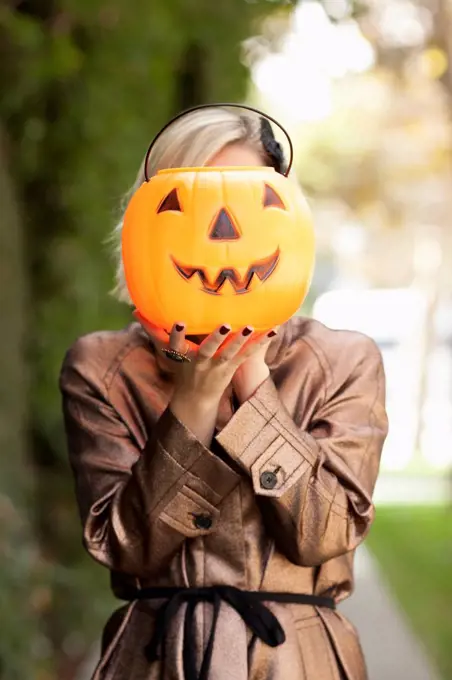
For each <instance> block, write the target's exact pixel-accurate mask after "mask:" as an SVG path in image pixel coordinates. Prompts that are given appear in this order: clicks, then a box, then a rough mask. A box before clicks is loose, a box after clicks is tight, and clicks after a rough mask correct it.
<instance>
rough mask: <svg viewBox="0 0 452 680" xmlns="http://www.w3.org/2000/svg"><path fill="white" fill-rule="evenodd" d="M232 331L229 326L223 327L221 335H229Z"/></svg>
mask: <svg viewBox="0 0 452 680" xmlns="http://www.w3.org/2000/svg"><path fill="white" fill-rule="evenodd" d="M230 330H231V329H230V328H229V326H222V327H221V328H220V333H221V335H227V333H229V331H230Z"/></svg>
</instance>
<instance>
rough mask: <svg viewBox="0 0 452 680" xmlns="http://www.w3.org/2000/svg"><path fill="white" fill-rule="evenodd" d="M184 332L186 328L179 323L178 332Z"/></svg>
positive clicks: (177, 325)
mask: <svg viewBox="0 0 452 680" xmlns="http://www.w3.org/2000/svg"><path fill="white" fill-rule="evenodd" d="M183 330H184V327H183V326H181V325H180V323H177V324H176V331H179V333H180V332H181V331H183Z"/></svg>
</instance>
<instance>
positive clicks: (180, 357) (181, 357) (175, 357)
mask: <svg viewBox="0 0 452 680" xmlns="http://www.w3.org/2000/svg"><path fill="white" fill-rule="evenodd" d="M162 352H163V354H164V355H165V356H166V357H167V358H168V359H171V361H177V362H179V363H182V362H184V361H186V362H190V361H191V359H190V357H188V356H187V353H188V349H187V351H186V352H185V354H183V353H182V352H178V351H177V350H176V349H171V347H169V348H166V347H162Z"/></svg>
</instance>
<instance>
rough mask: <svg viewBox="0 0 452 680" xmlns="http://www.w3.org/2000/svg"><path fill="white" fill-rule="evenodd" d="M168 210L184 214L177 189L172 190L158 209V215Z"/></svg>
mask: <svg viewBox="0 0 452 680" xmlns="http://www.w3.org/2000/svg"><path fill="white" fill-rule="evenodd" d="M166 210H175V211H176V212H182V208H181V205H180V201H179V196H178V194H177V189H172V190H171V191H170V192H169V194H168V195H167V196H166V197H165V198H164V199H163V201H162V202H161V203H160V205H159V207H158V208H157V213H161V212H165V211H166Z"/></svg>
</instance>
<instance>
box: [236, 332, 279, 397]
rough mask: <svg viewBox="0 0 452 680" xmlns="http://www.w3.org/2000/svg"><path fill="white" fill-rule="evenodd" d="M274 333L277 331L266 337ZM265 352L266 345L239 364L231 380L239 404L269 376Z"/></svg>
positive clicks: (272, 335) (271, 335)
mask: <svg viewBox="0 0 452 680" xmlns="http://www.w3.org/2000/svg"><path fill="white" fill-rule="evenodd" d="M276 332H277V329H274V330H273V331H270V333H269V334H268V337H269V338H271V337H274V336H275V335H276ZM267 350H268V343H267V344H266V345H264V346H263V347H261V348H260V349H259V350H257V351H256V352H255V353H254V354H253V355H252V356H251V357H249V359H246V361H244V362H243V363H242V364H240V366H239V367H238V369H237V371H236V372H235V374H234V377H233V378H232V386H233V388H234V392H235V394H236V396H237V399H238V400H239V402H240V403H241V404H243V403H244V402H245V401H247V400H248V399H249V398H250V397H251V396H252V395H253V394H254V393H255V392H256V390H257V389H258V388H259V387H260V386H261V385H262V383H263V382H265V381H266V380H267V378H268V377H269V375H270V369H269V368H268V366H267V364H266V362H265V357H266V354H267Z"/></svg>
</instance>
